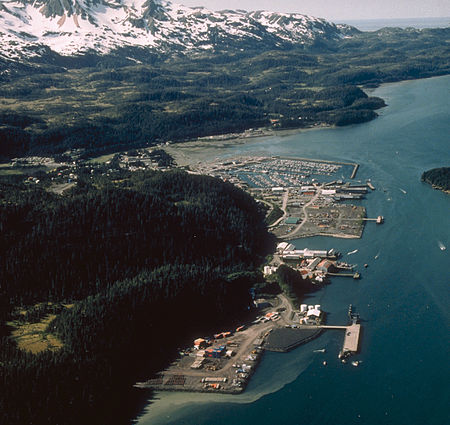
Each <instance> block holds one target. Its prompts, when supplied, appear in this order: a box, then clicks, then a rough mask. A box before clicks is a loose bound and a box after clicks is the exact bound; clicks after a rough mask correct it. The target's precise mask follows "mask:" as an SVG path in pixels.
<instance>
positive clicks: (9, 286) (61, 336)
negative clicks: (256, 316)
mask: <svg viewBox="0 0 450 425" xmlns="http://www.w3.org/2000/svg"><path fill="white" fill-rule="evenodd" d="M0 186H1V187H0V229H1V232H2V243H1V246H0V262H1V265H0V273H1V276H0V285H1V286H0V291H1V298H0V299H1V303H2V305H1V308H0V311H1V313H2V314H1V322H0V325H1V326H0V338H1V344H0V383H1V386H2V388H3V389H7V391H1V392H0V423H5V424H27V423H33V424H81V423H92V424H109V423H111V424H112V423H128V420H129V417H130V416H131V415H132V414H133V411H132V410H128V409H127V406H128V405H132V402H131V401H132V400H134V402H135V400H136V394H134V393H133V390H132V384H133V383H135V382H136V381H137V380H139V379H143V378H147V377H149V376H150V375H151V374H152V373H154V372H156V371H157V370H159V369H160V368H161V367H163V366H164V365H165V364H167V363H168V362H170V361H171V358H172V356H173V355H174V353H176V349H177V347H178V346H179V345H181V344H183V343H185V342H187V341H191V340H192V338H193V337H195V336H198V334H199V333H201V334H203V333H208V332H211V331H212V330H214V326H218V325H219V324H221V325H223V324H224V323H225V322H229V320H230V317H236V318H239V317H241V318H242V317H244V315H245V314H248V313H247V311H248V307H249V306H250V304H251V296H250V292H249V289H250V287H251V286H252V285H253V284H254V283H255V282H257V281H259V280H260V279H261V277H260V273H259V272H257V267H258V266H259V264H260V263H261V262H262V261H263V259H264V258H265V255H267V253H269V252H271V251H272V250H273V240H272V238H271V237H270V235H269V234H268V232H267V230H266V225H265V223H264V215H265V213H264V211H262V210H261V206H259V205H258V204H257V203H256V202H255V201H254V200H253V199H252V198H251V197H250V196H249V195H247V194H246V193H245V192H243V191H241V190H239V189H237V188H235V187H234V186H232V185H231V184H227V183H224V182H221V181H219V180H216V179H213V178H209V177H205V176H198V175H188V174H186V173H184V172H181V171H172V172H166V173H160V172H154V171H152V172H149V171H146V172H135V173H128V172H126V171H123V172H122V174H121V175H120V178H118V179H114V180H112V179H105V178H103V179H100V178H98V179H96V178H92V176H89V175H87V176H80V180H79V182H78V184H77V186H76V187H75V188H73V189H71V191H70V192H69V193H66V194H65V195H64V196H59V195H55V194H52V193H49V192H47V191H45V190H44V189H42V188H40V187H37V186H34V185H33V186H30V185H27V184H24V183H23V182H22V180H21V179H20V178H17V177H10V178H3V179H2V181H0ZM43 323H44V324H45V326H44V327H43V329H42V335H41V337H42V339H43V342H42V343H43V344H44V347H45V342H46V341H47V342H48V341H57V342H58V341H59V344H57V343H56V342H55V343H54V344H53V346H48V347H47V348H48V349H46V350H45V349H40V350H37V351H35V352H34V353H32V352H30V351H29V350H27V349H26V346H25V347H23V346H21V343H23V342H24V341H23V340H22V341H21V340H20V337H17V336H16V334H15V330H17V329H25V330H26V329H28V328H29V327H31V326H35V325H36V326H40V325H41V324H43ZM12 336H14V337H12ZM25 343H26V341H25ZM128 402H129V403H128ZM135 407H136V406H135Z"/></svg>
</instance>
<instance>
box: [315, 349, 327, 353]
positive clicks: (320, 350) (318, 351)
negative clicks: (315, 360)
mask: <svg viewBox="0 0 450 425" xmlns="http://www.w3.org/2000/svg"><path fill="white" fill-rule="evenodd" d="M325 351H326V350H325V348H321V349H319V350H314V353H325Z"/></svg>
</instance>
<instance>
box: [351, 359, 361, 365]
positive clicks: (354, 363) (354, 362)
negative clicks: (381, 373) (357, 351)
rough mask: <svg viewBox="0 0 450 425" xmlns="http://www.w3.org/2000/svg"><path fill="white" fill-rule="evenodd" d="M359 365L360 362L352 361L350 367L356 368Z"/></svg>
mask: <svg viewBox="0 0 450 425" xmlns="http://www.w3.org/2000/svg"><path fill="white" fill-rule="evenodd" d="M360 363H361V360H354V361H352V366H355V367H358V366H359V364H360Z"/></svg>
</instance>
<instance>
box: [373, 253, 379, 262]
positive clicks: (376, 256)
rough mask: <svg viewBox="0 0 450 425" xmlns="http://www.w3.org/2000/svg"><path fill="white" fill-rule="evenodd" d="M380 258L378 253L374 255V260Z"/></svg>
mask: <svg viewBox="0 0 450 425" xmlns="http://www.w3.org/2000/svg"><path fill="white" fill-rule="evenodd" d="M379 256H380V253H379V252H378V254H377V255H375V257H374V258H375V260H376V259H377V258H378V257H379Z"/></svg>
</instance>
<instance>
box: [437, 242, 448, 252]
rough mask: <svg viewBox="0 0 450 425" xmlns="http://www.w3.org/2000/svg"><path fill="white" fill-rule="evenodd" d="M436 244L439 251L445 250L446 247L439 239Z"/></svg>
mask: <svg viewBox="0 0 450 425" xmlns="http://www.w3.org/2000/svg"><path fill="white" fill-rule="evenodd" d="M438 245H439V249H440V250H441V251H445V250H446V249H447V247H446V246H445V245H444V244H443V243H442V242H441V241H438Z"/></svg>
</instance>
